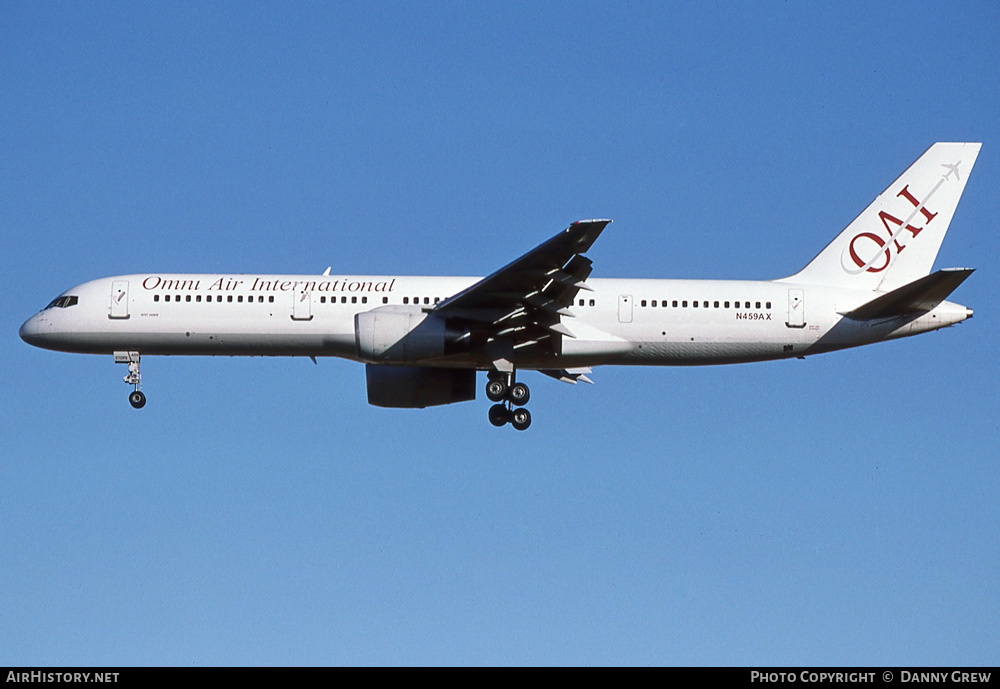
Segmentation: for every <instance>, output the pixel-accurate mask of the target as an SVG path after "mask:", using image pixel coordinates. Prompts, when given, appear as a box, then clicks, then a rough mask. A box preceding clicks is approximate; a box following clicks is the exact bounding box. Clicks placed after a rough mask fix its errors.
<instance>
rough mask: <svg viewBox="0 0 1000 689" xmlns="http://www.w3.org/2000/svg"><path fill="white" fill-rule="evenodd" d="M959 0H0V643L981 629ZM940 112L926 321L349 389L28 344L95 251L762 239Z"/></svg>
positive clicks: (249, 660)
mask: <svg viewBox="0 0 1000 689" xmlns="http://www.w3.org/2000/svg"><path fill="white" fill-rule="evenodd" d="M998 42H1000V6H998V5H997V4H996V3H995V2H965V3H939V2H938V3H935V2H916V3H910V2H908V3H878V4H877V5H876V6H873V5H872V4H871V3H862V2H858V3H854V2H838V3H772V2H760V3H682V4H673V3H658V2H657V3H643V2H632V3H580V2H574V3H555V2H551V3H549V2H546V3H463V2H458V3H438V2H436V3H378V4H374V5H373V4H372V3H296V4H291V5H288V4H286V3H280V4H279V3H274V4H272V3H164V4H143V3H99V4H98V3H25V2H9V3H5V4H4V5H3V7H2V8H0V96H2V97H0V242H2V252H0V262H2V263H0V265H2V268H3V276H4V284H5V288H6V294H7V297H8V298H6V299H4V300H2V301H0V315H2V325H3V332H4V333H6V336H5V337H3V338H0V348H2V349H0V352H2V361H3V364H4V370H5V373H4V376H3V379H4V381H5V386H4V387H5V389H6V394H4V395H3V396H2V397H0V415H2V418H3V419H4V429H5V430H4V431H3V433H2V435H0V525H2V528H0V592H2V593H0V621H2V624H0V662H3V663H6V664H13V665H35V664H42V665H104V664H108V665H118V664H123V665H131V664H137V665H142V664H168V665H174V664H177V665H203V664H211V665H215V664H240V665H243V664H268V665H272V664H279V665H283V664H381V663H389V664H400V663H402V664H409V663H415V664H424V663H431V664H442V663H443V664H453V663H454V664H466V663H472V664H481V663H487V664H524V663H528V664H549V663H570V664H645V663H652V664H671V665H673V664H747V665H783V664H792V665H810V664H823V665H838V664H850V665H854V664H858V665H866V664H889V665H897V664H898V665H937V664H946V665H964V664H996V661H997V652H996V649H997V633H996V620H997V618H998V617H1000V593H998V591H1000V587H998V586H997V583H998V574H1000V527H998V520H997V515H998V513H1000V499H998V497H997V488H998V483H1000V472H998V466H997V460H998V451H997V447H998V445H1000V423H998V421H997V410H998V407H1000V404H998V403H1000V395H998V385H997V382H998V381H997V351H998V347H997V342H998V341H1000V323H998V318H997V312H996V309H994V308H992V307H993V306H994V304H995V295H996V292H997V282H996V275H997V274H998V268H1000V259H998V256H1000V245H998V244H1000V241H998V234H997V230H996V219H995V217H994V216H991V215H989V213H988V208H989V204H990V203H991V201H990V199H993V198H994V197H995V190H996V189H997V179H1000V165H998V157H997V153H996V150H997V144H998V137H997V134H998V133H1000V131H998V129H1000V128H998V116H997V112H998V111H1000V109H998V106H1000V89H998V88H997V84H998V83H1000V82H998V77H1000V61H998V59H997V58H998V53H997V45H998ZM934 141H982V142H984V145H983V149H982V153H981V154H980V156H979V160H978V162H977V164H976V168H975V171H974V173H973V174H972V176H971V180H970V182H969V184H968V186H967V188H966V191H965V195H964V197H963V200H962V203H961V204H960V205H959V208H958V212H957V214H956V216H955V219H954V221H953V223H952V226H951V232H950V233H949V235H948V237H947V238H946V240H945V242H944V245H943V247H942V250H941V253H940V255H939V256H938V263H937V265H938V266H939V267H943V266H972V267H976V268H978V271H977V272H976V273H975V274H974V275H973V276H972V277H971V278H970V279H969V280H968V281H967V282H966V283H965V284H964V285H962V287H961V288H959V290H958V291H957V292H956V293H955V295H954V299H955V300H956V301H959V302H960V303H963V304H967V305H969V306H971V307H972V308H974V309H975V310H976V315H975V317H974V318H973V319H972V320H971V321H968V322H966V323H964V324H962V325H960V326H957V327H955V328H951V329H948V330H945V331H942V332H938V333H932V334H929V335H924V336H921V337H918V338H911V339H908V340H902V341H897V342H892V343H886V344H881V345H876V346H873V347H868V348H863V349H858V350H853V351H848V352H841V353H836V354H831V355H825V356H820V357H815V358H809V359H806V360H804V361H797V360H793V361H786V362H773V363H766V364H751V365H743V366H732V367H710V368H692V369H670V368H659V369H655V368H653V369H651V368H634V369H631V368H604V369H597V370H595V372H594V374H593V375H592V376H591V377H592V378H593V379H594V380H595V382H596V385H594V386H575V387H574V386H568V385H562V384H559V383H556V382H554V381H551V380H549V379H547V378H544V377H542V376H538V375H534V376H533V377H530V378H529V379H528V382H529V384H531V385H532V404H531V409H532V413H533V416H534V423H533V425H532V428H531V429H530V431H528V432H526V433H515V432H513V431H511V430H510V429H509V428H508V429H504V430H501V431H498V430H497V429H494V428H493V427H492V426H490V425H489V424H488V422H487V420H486V410H487V407H488V404H487V403H486V402H485V401H484V399H483V398H482V396H481V399H480V400H478V401H477V402H476V403H465V404H460V405H454V406H449V407H443V408H437V409H429V410H425V411H409V410H385V409H377V408H374V407H370V406H368V405H366V404H365V390H364V372H363V367H361V366H359V365H357V364H352V363H350V362H345V361H337V360H320V362H319V365H313V364H312V363H311V362H310V361H309V360H307V359H261V358H250V359H236V358H222V359H212V358H183V357H171V358H149V359H146V360H144V365H143V374H144V376H143V382H144V384H145V391H146V393H147V395H148V396H149V404H148V405H147V406H146V408H145V409H143V410H142V412H135V411H134V410H132V409H131V408H130V407H129V406H128V403H127V401H126V395H127V392H128V388H127V386H125V385H124V384H122V382H121V376H122V375H124V370H123V367H121V366H116V365H114V364H113V363H112V361H111V358H110V357H96V356H83V355H70V354H59V353H54V352H47V351H42V350H38V349H34V348H32V347H29V346H28V345H26V344H24V343H23V342H21V341H20V340H19V339H18V337H17V328H18V327H19V325H20V324H21V323H22V322H23V321H24V320H25V319H26V318H28V317H29V316H30V315H31V314H32V313H34V312H35V311H37V310H38V309H39V308H41V307H42V306H44V305H45V304H46V303H47V302H48V301H49V300H51V299H52V298H53V297H54V296H56V295H57V294H59V293H60V292H61V291H63V290H64V289H66V288H68V287H70V286H72V285H75V284H78V283H81V282H84V281H86V280H89V279H92V278H96V277H102V276H108V275H116V274H124V273H135V272H143V271H156V272H171V271H177V272H227V273H237V272H248V273H249V272H273V273H313V274H315V273H318V272H321V271H322V270H323V269H324V268H325V267H326V266H327V265H332V266H333V268H334V271H335V272H338V273H340V274H352V273H362V274H363V273H376V274H461V275H470V274H471V275H476V274H486V273H489V272H491V271H493V270H495V269H496V268H498V267H499V266H501V265H503V264H505V263H506V262H508V261H509V260H511V259H513V258H515V257H516V256H518V255H520V254H521V253H523V252H525V251H527V250H528V249H530V248H531V247H533V246H535V245H536V244H538V243H540V242H541V241H543V240H544V239H546V238H548V237H549V236H550V235H552V234H554V233H555V232H557V231H558V230H560V229H562V228H564V227H565V226H566V225H567V224H568V223H569V222H571V221H573V220H577V219H580V218H589V217H610V218H613V219H614V220H615V222H614V224H613V225H611V226H610V228H609V229H608V230H607V231H606V232H605V233H604V234H603V235H602V237H601V238H600V240H599V241H598V242H597V243H596V244H595V246H594V247H593V249H592V250H591V252H590V254H589V255H590V257H591V258H592V259H593V260H594V262H595V264H594V265H595V272H594V275H595V277H596V276H604V277H615V276H639V277H664V278H665V277H679V278H685V277H691V278H717V277H731V278H746V279H768V278H774V277H781V276H783V275H787V274H790V273H793V272H795V271H796V270H798V269H799V268H800V267H801V266H802V265H804V264H805V263H806V262H807V261H808V260H809V259H810V258H811V257H812V256H813V255H814V254H815V253H817V252H818V251H819V249H821V248H822V247H823V246H824V245H825V244H826V243H827V242H828V241H829V240H830V239H832V238H833V237H834V236H835V235H836V234H837V233H838V232H839V231H840V229H841V228H843V227H844V226H845V225H846V224H847V223H848V222H850V220H852V219H853V218H854V216H855V215H856V214H857V213H858V212H860V211H861V210H862V209H863V208H864V207H865V206H866V205H867V204H868V203H869V202H870V201H871V200H872V199H873V198H874V197H875V196H876V195H877V194H878V193H879V192H880V191H881V190H882V189H883V188H885V187H886V185H888V184H889V182H891V181H892V180H893V179H894V178H895V177H896V175H898V174H899V173H900V172H902V170H903V169H905V168H906V166H907V165H909V163H910V162H912V161H913V160H914V159H915V158H916V157H917V156H919V155H920V153H921V152H922V151H923V150H924V149H925V148H926V147H927V146H929V145H930V144H931V143H933V142H934Z"/></svg>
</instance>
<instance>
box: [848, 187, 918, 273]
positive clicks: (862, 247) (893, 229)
mask: <svg viewBox="0 0 1000 689" xmlns="http://www.w3.org/2000/svg"><path fill="white" fill-rule="evenodd" d="M896 198H903V199H906V200H907V201H909V202H910V204H912V205H913V207H914V209H915V210H914V211H913V213H912V214H911V215H910V217H909V218H907V219H906V220H900V219H899V218H897V217H895V216H894V215H892V214H891V213H888V212H886V211H884V210H882V211H879V213H878V218H879V220H881V221H882V227H883V228H884V229H885V232H886V234H887V235H888V237H884V236H882V235H881V234H876V233H875V232H859V233H858V234H856V235H854V237H852V238H851V241H850V243H849V244H848V245H847V250H846V252H845V253H846V256H845V260H844V269H845V270H846V271H847V272H848V273H855V274H857V273H862V272H868V273H881V272H882V271H883V270H885V269H886V268H888V267H889V265H890V264H891V263H892V261H893V259H894V258H895V257H896V256H897V255H898V254H900V253H902V251H903V249H905V248H906V244H905V243H900V241H899V240H900V236H899V235H901V234H902V233H903V230H906V231H907V232H909V233H910V236H911V237H916V236H917V235H918V234H920V233H921V231H923V229H924V227H926V226H927V224H928V223H930V222H931V221H932V220H934V218H936V217H937V213H932V212H931V211H930V210H928V209H927V208H924V204H923V202H921V201H919V200H917V197H915V196H914V195H913V194H912V193H911V192H910V189H909V185H905V186H903V188H902V189H901V190H900V191H899V193H898V194H896ZM918 211H919V213H920V214H921V215H923V216H924V220H925V222H924V227H917V226H915V225H911V224H910V221H911V220H912V219H913V217H914V216H915V215H916V214H917V212H918ZM848 258H849V261H848Z"/></svg>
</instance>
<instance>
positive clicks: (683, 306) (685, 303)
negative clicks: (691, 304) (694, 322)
mask: <svg viewBox="0 0 1000 689" xmlns="http://www.w3.org/2000/svg"><path fill="white" fill-rule="evenodd" d="M687 307H688V303H687V299H685V300H684V301H682V302H681V308H683V309H686V308H687Z"/></svg>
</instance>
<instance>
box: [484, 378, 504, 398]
mask: <svg viewBox="0 0 1000 689" xmlns="http://www.w3.org/2000/svg"><path fill="white" fill-rule="evenodd" d="M506 396H507V383H505V382H504V381H502V380H491V381H490V382H488V383H487V384H486V397H487V398H489V400H490V402H502V401H503V398H504V397H506Z"/></svg>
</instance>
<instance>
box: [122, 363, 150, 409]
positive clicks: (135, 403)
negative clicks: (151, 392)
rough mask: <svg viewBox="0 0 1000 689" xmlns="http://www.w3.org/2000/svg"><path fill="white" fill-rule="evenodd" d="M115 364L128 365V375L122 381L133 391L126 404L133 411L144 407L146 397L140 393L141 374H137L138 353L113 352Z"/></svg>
mask: <svg viewBox="0 0 1000 689" xmlns="http://www.w3.org/2000/svg"><path fill="white" fill-rule="evenodd" d="M115 363H116V364H128V375H127V376H125V377H124V378H123V379H122V380H124V381H125V382H126V383H127V384H128V385H131V386H133V387H134V388H135V389H134V390H133V391H132V392H130V393H129V396H128V403H129V404H131V405H132V408H133V409H142V408H143V407H144V406H146V396H145V395H144V394H143V393H142V374H141V373H140V372H139V352H115Z"/></svg>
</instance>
